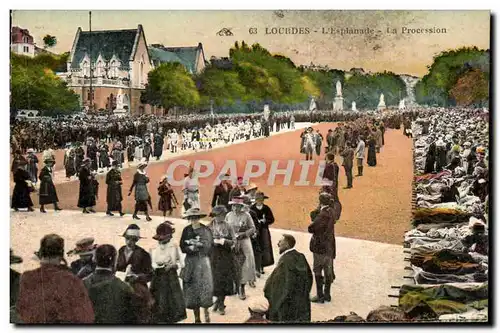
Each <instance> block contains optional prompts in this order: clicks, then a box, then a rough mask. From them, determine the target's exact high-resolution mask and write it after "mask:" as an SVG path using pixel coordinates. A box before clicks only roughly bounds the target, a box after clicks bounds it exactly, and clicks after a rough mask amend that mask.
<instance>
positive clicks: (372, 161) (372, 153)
mask: <svg viewBox="0 0 500 333" xmlns="http://www.w3.org/2000/svg"><path fill="white" fill-rule="evenodd" d="M367 164H368V165H369V166H376V165H377V152H376V150H375V147H374V146H373V147H368V156H367Z"/></svg>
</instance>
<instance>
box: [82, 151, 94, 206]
mask: <svg viewBox="0 0 500 333" xmlns="http://www.w3.org/2000/svg"><path fill="white" fill-rule="evenodd" d="M90 164H91V160H90V159H89V158H86V159H84V160H83V166H82V168H81V169H80V173H79V174H78V178H79V179H80V193H79V196H78V207H80V208H82V209H83V211H82V212H83V213H84V214H89V213H90V212H92V213H95V210H94V209H93V207H94V206H95V205H96V200H95V196H96V193H95V188H94V184H93V178H94V177H93V176H92V172H91V171H90Z"/></svg>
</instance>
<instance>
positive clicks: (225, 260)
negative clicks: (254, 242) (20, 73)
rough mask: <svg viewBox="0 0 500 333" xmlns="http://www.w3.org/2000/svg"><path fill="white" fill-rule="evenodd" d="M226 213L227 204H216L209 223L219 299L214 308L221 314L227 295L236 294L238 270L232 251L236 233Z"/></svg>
mask: <svg viewBox="0 0 500 333" xmlns="http://www.w3.org/2000/svg"><path fill="white" fill-rule="evenodd" d="M226 214H227V208H226V206H223V205H218V206H215V207H214V208H213V210H212V212H211V213H210V216H211V217H213V220H212V221H211V222H210V224H209V225H208V228H209V229H210V230H211V231H212V235H213V238H214V247H213V249H212V256H211V263H212V274H213V278H214V296H215V297H217V300H216V301H215V306H214V308H213V310H214V311H219V313H220V314H221V315H224V314H225V308H226V306H225V305H224V300H225V298H226V296H231V295H234V294H236V292H235V288H234V284H235V279H236V271H235V267H234V258H233V251H232V248H233V246H234V244H235V242H236V235H235V234H234V231H233V229H232V228H231V227H230V226H229V224H227V223H226V221H225V220H224V219H225V217H226Z"/></svg>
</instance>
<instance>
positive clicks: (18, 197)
mask: <svg viewBox="0 0 500 333" xmlns="http://www.w3.org/2000/svg"><path fill="white" fill-rule="evenodd" d="M11 207H12V208H28V207H33V201H32V200H31V196H30V192H29V189H28V186H26V184H16V185H15V186H14V192H13V193H12V205H11Z"/></svg>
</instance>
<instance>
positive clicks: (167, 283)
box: [150, 269, 187, 324]
mask: <svg viewBox="0 0 500 333" xmlns="http://www.w3.org/2000/svg"><path fill="white" fill-rule="evenodd" d="M150 291H151V295H153V298H154V299H155V305H154V306H153V323H155V324H162V323H176V322H179V321H181V320H184V319H186V318H187V316H186V304H185V302H184V294H183V292H182V289H181V284H180V282H179V278H178V276H177V271H176V270H175V269H170V270H168V271H167V270H166V269H155V271H154V273H153V279H152V280H151V289H150Z"/></svg>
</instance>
